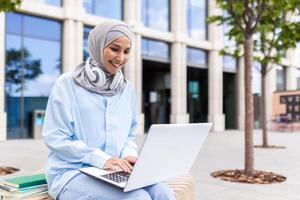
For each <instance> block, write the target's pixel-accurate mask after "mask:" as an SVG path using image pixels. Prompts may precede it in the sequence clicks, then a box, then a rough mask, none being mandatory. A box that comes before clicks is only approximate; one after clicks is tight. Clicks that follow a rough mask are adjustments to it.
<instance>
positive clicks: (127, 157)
mask: <svg viewBox="0 0 300 200" xmlns="http://www.w3.org/2000/svg"><path fill="white" fill-rule="evenodd" d="M123 159H125V160H127V161H128V162H129V163H130V164H134V163H135V162H136V160H137V157H135V156H126V157H124V158H123Z"/></svg>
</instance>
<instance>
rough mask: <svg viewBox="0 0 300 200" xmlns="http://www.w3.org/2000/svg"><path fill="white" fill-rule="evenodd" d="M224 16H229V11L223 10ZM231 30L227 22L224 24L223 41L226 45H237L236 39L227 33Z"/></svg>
mask: <svg viewBox="0 0 300 200" xmlns="http://www.w3.org/2000/svg"><path fill="white" fill-rule="evenodd" d="M223 16H224V17H228V13H227V12H225V11H223ZM229 31H230V27H229V25H228V24H227V23H225V24H223V32H224V37H223V43H224V46H229V47H231V46H235V40H234V39H229V38H228V36H226V34H227V33H228V32H229Z"/></svg>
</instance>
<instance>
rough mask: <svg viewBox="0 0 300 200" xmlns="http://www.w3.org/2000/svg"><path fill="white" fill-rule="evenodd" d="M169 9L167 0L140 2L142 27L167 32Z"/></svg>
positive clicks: (143, 0)
mask: <svg viewBox="0 0 300 200" xmlns="http://www.w3.org/2000/svg"><path fill="white" fill-rule="evenodd" d="M169 8H170V1H169V0H142V21H143V23H144V25H145V26H147V27H150V28H154V29H158V30H162V31H169V30H170V11H169Z"/></svg>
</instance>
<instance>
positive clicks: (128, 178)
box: [80, 123, 212, 192]
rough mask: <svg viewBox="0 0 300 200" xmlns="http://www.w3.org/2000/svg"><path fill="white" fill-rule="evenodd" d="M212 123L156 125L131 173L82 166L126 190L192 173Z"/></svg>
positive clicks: (83, 169)
mask: <svg viewBox="0 0 300 200" xmlns="http://www.w3.org/2000/svg"><path fill="white" fill-rule="evenodd" d="M211 126H212V123H193V124H160V125H158V124H157V125H152V126H151V127H150V130H149V132H148V134H147V137H146V139H145V142H144V144H143V146H142V148H141V150H140V152H139V157H138V159H137V161H136V163H135V165H134V167H133V169H132V171H131V173H127V172H122V171H109V170H102V169H98V168H96V167H85V168H81V169H80V171H81V172H82V173H84V174H87V175H89V176H92V177H94V178H97V179H100V180H102V181H105V182H108V183H111V184H113V185H115V186H118V187H120V188H123V191H124V192H127V191H131V190H135V189H138V188H142V187H145V186H149V185H152V184H155V183H158V182H161V181H166V180H168V179H171V178H175V177H177V176H180V175H186V174H188V173H189V171H190V169H191V167H192V165H193V162H194V161H195V159H196V157H197V155H198V153H199V151H200V148H201V146H202V144H203V143H204V141H205V139H206V137H207V135H208V133H209V130H210V128H211Z"/></svg>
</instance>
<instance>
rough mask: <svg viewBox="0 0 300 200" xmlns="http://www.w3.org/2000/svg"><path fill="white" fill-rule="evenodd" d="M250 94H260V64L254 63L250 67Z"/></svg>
mask: <svg viewBox="0 0 300 200" xmlns="http://www.w3.org/2000/svg"><path fill="white" fill-rule="evenodd" d="M252 93H253V94H258V95H260V94H261V64H260V63H259V62H254V63H253V67H252Z"/></svg>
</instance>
